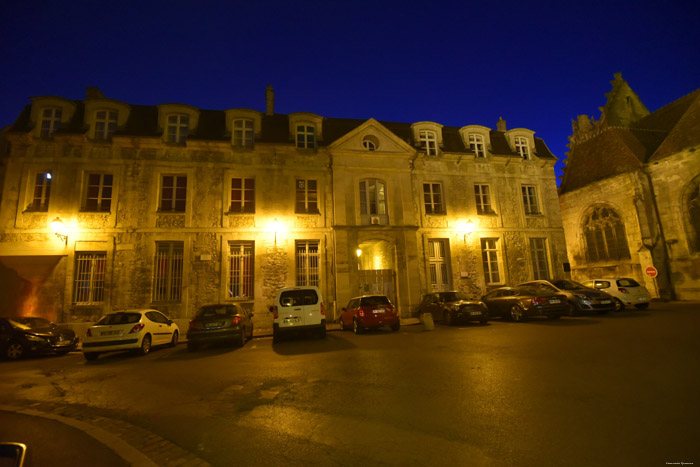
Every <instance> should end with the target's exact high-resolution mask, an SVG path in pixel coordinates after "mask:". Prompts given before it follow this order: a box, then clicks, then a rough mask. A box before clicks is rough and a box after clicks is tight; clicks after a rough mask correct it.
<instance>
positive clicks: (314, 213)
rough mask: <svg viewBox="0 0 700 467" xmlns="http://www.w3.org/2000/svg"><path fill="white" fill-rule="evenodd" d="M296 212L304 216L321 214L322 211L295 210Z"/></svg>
mask: <svg viewBox="0 0 700 467" xmlns="http://www.w3.org/2000/svg"><path fill="white" fill-rule="evenodd" d="M294 214H299V215H302V216H320V215H321V211H295V212H294Z"/></svg>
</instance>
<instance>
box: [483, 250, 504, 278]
mask: <svg viewBox="0 0 700 467" xmlns="http://www.w3.org/2000/svg"><path fill="white" fill-rule="evenodd" d="M481 259H482V263H483V266H484V279H485V281H486V285H492V284H500V283H502V282H503V280H502V279H501V266H500V260H499V256H498V239H497V238H482V239H481Z"/></svg>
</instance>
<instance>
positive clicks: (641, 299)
mask: <svg viewBox="0 0 700 467" xmlns="http://www.w3.org/2000/svg"><path fill="white" fill-rule="evenodd" d="M644 300H646V298H644V297H637V301H640V302H643V301H644Z"/></svg>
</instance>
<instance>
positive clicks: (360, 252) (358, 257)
mask: <svg viewBox="0 0 700 467" xmlns="http://www.w3.org/2000/svg"><path fill="white" fill-rule="evenodd" d="M355 254H356V255H357V270H358V271H359V270H360V256H362V250H360V249H359V248H358V249H357V250H355Z"/></svg>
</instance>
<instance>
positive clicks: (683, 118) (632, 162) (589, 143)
mask: <svg viewBox="0 0 700 467" xmlns="http://www.w3.org/2000/svg"><path fill="white" fill-rule="evenodd" d="M615 77H616V81H613V84H614V86H619V80H621V79H622V78H621V77H620V76H618V75H616V76H615ZM623 82H624V81H623ZM624 84H625V85H626V83H624ZM628 87H629V86H627V88H628ZM627 88H625V89H626V90H628V91H629V93H631V94H633V95H634V96H635V98H636V94H634V93H633V92H632V91H631V89H627ZM611 95H615V96H618V95H620V94H619V93H613V92H611V93H609V94H608V96H609V99H610V96H611ZM637 99H638V98H637ZM639 104H641V101H640V102H639ZM611 105H612V104H611ZM635 105H636V104H635ZM609 107H610V106H608V105H606V107H605V108H604V109H602V110H603V115H602V116H601V119H600V120H599V121H598V122H595V121H593V122H592V128H591V129H583V128H582V127H581V126H579V125H578V124H577V123H574V134H573V135H572V137H571V138H570V140H571V143H570V144H569V147H570V150H569V151H568V152H567V156H568V157H567V159H566V160H565V162H566V167H565V168H564V176H563V177H562V183H561V185H560V187H559V192H560V193H566V192H568V191H573V190H576V189H578V188H581V187H584V186H586V185H588V184H589V183H593V182H595V181H598V180H602V179H605V178H608V177H612V176H615V175H618V174H620V173H624V172H630V171H633V170H637V169H638V168H639V167H640V166H641V165H642V164H645V163H648V162H651V161H655V160H659V159H662V158H664V157H668V156H670V155H673V154H675V153H677V152H679V151H681V150H683V149H685V148H689V147H692V146H694V145H697V144H700V89H697V90H695V91H693V92H691V93H690V94H687V95H685V96H683V97H681V98H680V99H677V100H675V101H673V102H671V103H670V104H667V105H665V106H664V107H661V108H660V109H658V110H656V111H654V112H652V113H650V114H647V115H645V116H641V117H639V118H638V119H637V120H636V121H632V122H629V123H627V124H624V121H623V120H624V119H623V120H620V119H619V118H618V116H616V117H615V119H617V120H616V122H617V124H618V125H617V126H614V125H611V122H610V120H611V119H608V118H606V115H605V112H606V110H607V109H608V108H609ZM636 108H637V109H639V108H640V107H639V106H636ZM616 112H618V111H616ZM641 113H643V112H640V114H641ZM584 120H585V119H584ZM613 120H614V119H613ZM580 121H581V120H579V122H580Z"/></svg>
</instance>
